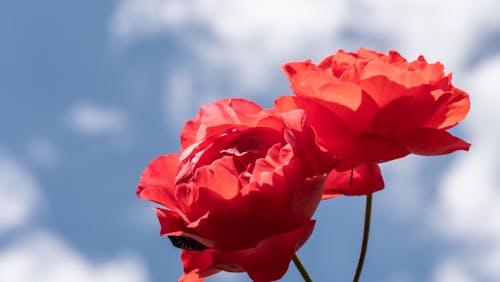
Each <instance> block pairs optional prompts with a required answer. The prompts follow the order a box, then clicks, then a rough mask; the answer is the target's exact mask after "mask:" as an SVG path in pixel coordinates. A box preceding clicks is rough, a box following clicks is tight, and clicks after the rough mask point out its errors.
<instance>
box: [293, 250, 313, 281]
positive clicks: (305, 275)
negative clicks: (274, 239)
mask: <svg viewBox="0 0 500 282" xmlns="http://www.w3.org/2000/svg"><path fill="white" fill-rule="evenodd" d="M293 263H294V264H295V267H297V270H298V271H299V272H300V275H302V278H304V281H306V282H312V279H311V276H309V273H307V270H306V268H305V267H304V265H303V264H302V262H301V261H300V259H299V257H298V256H297V254H294V255H293Z"/></svg>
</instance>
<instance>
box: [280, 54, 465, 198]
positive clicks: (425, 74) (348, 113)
mask: <svg viewBox="0 0 500 282" xmlns="http://www.w3.org/2000/svg"><path fill="white" fill-rule="evenodd" d="M283 70H284V72H285V74H286V75H287V77H288V79H289V80H290V82H291V89H292V91H293V92H294V93H295V96H282V97H280V98H279V99H277V100H276V101H275V105H276V108H277V109H278V110H279V111H282V112H288V111H292V110H296V109H302V110H304V111H305V113H306V125H308V126H310V127H311V128H312V129H313V130H314V132H315V135H316V141H317V145H318V146H319V147H321V148H322V149H323V150H324V151H326V152H328V153H329V154H330V155H331V156H334V157H336V158H338V159H339V160H340V163H339V164H338V165H337V166H336V168H335V171H337V173H339V174H340V175H343V176H344V178H346V177H345V176H346V175H350V174H351V172H350V171H351V170H353V169H354V175H363V174H366V173H367V175H368V177H369V178H366V177H361V178H360V179H359V181H361V182H359V183H357V184H356V181H354V182H353V180H352V178H351V179H350V184H354V185H355V186H358V187H359V189H358V188H356V187H353V186H352V185H350V186H349V187H348V188H349V189H347V190H346V187H345V186H343V187H339V186H338V183H336V184H335V185H337V187H333V186H332V185H328V183H327V185H326V186H325V191H326V192H331V193H332V194H334V193H335V192H338V193H339V194H350V195H359V194H369V193H371V192H372V191H367V190H365V189H366V188H363V187H366V186H365V184H366V182H367V181H368V182H372V181H378V180H376V179H372V180H370V176H374V177H376V178H378V177H379V176H380V175H379V173H378V172H377V170H378V168H376V163H379V162H384V161H389V160H393V159H397V158H401V157H404V156H406V155H408V154H410V153H414V154H419V155H442V154H448V153H451V152H453V151H456V150H468V149H469V146H470V145H469V144H468V143H467V142H465V141H463V140H461V139H460V138H457V137H455V136H453V135H451V134H450V133H449V132H447V129H449V128H451V127H453V126H454V125H456V124H457V123H459V122H460V121H462V120H463V119H464V117H465V116H466V114H467V112H468V111H469V107H470V103H469V96H468V94H467V93H466V92H464V91H462V90H460V89H458V88H456V87H454V86H453V85H452V84H451V74H448V75H445V73H444V67H443V65H442V64H441V63H439V62H437V63H433V64H429V63H427V61H426V60H425V59H424V57H422V56H420V57H419V58H418V59H417V60H415V61H412V62H408V61H407V60H406V59H404V58H403V57H402V56H401V55H400V54H399V53H397V52H395V51H391V52H389V54H388V55H386V54H382V53H378V52H375V51H371V50H366V49H359V50H358V52H355V53H353V52H344V51H342V50H340V51H338V52H337V53H336V54H333V55H331V56H328V57H327V58H325V59H324V60H323V61H322V62H321V63H320V64H319V65H315V64H313V63H312V62H311V61H309V60H308V61H304V62H293V63H287V64H285V65H284V66H283ZM360 166H361V167H360ZM368 170H369V171H368ZM332 177H333V176H332ZM354 180H356V179H354ZM343 190H345V191H343Z"/></svg>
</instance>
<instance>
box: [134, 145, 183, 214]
mask: <svg viewBox="0 0 500 282" xmlns="http://www.w3.org/2000/svg"><path fill="white" fill-rule="evenodd" d="M178 160H179V154H170V155H165V156H161V157H158V158H156V159H154V160H153V161H151V162H150V163H149V164H148V166H147V167H146V169H145V170H144V172H143V173H142V175H141V179H140V180H139V185H138V186H137V189H136V193H137V196H139V198H140V199H143V200H150V201H154V202H156V203H158V204H160V205H163V206H165V207H169V208H176V207H177V206H178V205H177V203H176V200H175V197H174V179H175V175H176V173H177V163H178Z"/></svg>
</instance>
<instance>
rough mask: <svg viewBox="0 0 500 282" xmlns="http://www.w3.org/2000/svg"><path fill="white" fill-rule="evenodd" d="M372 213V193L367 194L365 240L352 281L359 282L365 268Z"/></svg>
mask: <svg viewBox="0 0 500 282" xmlns="http://www.w3.org/2000/svg"><path fill="white" fill-rule="evenodd" d="M371 214H372V194H370V195H366V205H365V224H364V227H363V241H362V243H361V251H360V253H359V259H358V266H357V267H356V273H354V277H353V278H352V282H358V281H359V277H360V276H361V271H362V270H363V263H364V261H365V256H366V248H367V247H368V236H369V235H370V219H371Z"/></svg>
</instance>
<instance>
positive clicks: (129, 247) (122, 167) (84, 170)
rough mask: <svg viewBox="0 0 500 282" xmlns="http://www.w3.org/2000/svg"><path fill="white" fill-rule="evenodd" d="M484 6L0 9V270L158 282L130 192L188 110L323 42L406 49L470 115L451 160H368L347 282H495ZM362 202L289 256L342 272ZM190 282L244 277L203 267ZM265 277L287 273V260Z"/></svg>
mask: <svg viewBox="0 0 500 282" xmlns="http://www.w3.org/2000/svg"><path fill="white" fill-rule="evenodd" d="M498 11H500V3H499V2H498V1H495V0H476V1H468V0H463V1H452V0H447V1H440V2H437V3H436V1H431V0H424V1H398V0H379V1H377V2H373V1H366V0H354V1H348V0H337V1H329V0H328V1H327V0H315V1H305V0H288V1H284V0H275V1H265V0H258V1H257V0H256V1H251V2H249V1H240V0H219V1H210V0H192V1H185V0H168V1H160V0H115V1H74V0H73V1H71V0H70V1H68V0H64V1H63V0H59V1H57V0H47V1H27V0H26V1H25V0H4V1H1V2H0V38H1V41H0V129H1V133H0V206H1V207H2V208H1V211H0V281H7V282H28V281H47V282H58V281H67V280H68V279H71V280H72V281H77V282H79V281H82V282H83V281H85V282H87V281H106V282H107V281H125V282H126V281H152V282H156V281H176V279H177V277H178V276H179V275H180V273H181V271H182V270H181V264H180V260H179V258H178V256H179V251H178V250H177V249H175V248H174V247H172V246H171V245H170V243H169V241H168V239H166V238H161V237H159V236H158V235H159V226H158V223H157V220H156V218H155V216H154V213H153V212H152V210H151V208H152V207H153V206H154V205H152V204H150V203H147V202H143V201H139V200H138V199H137V198H136V196H135V186H136V184H137V181H138V179H139V176H140V174H141V172H142V170H143V168H144V167H145V165H146V164H147V163H148V161H149V160H151V159H153V158H154V157H156V156H158V155H161V154H165V153H172V152H176V151H177V150H178V149H179V141H178V140H179V137H178V133H179V130H180V129H181V127H182V126H183V123H184V122H185V121H186V120H187V119H189V118H190V117H192V116H193V115H195V114H196V113H197V111H198V108H199V106H200V105H202V104H206V103H209V102H211V101H214V100H216V99H219V98H222V97H244V98H249V99H253V100H255V101H257V102H259V103H260V104H261V105H262V106H266V107H269V106H271V104H272V101H273V99H275V98H276V97H277V96H279V95H281V94H285V93H289V90H288V82H287V81H286V78H285V76H284V75H283V74H282V73H281V70H280V66H281V64H282V63H284V62H286V61H293V60H305V59H309V58H311V59H313V60H314V61H316V62H318V61H319V60H321V59H322V58H323V57H325V56H327V55H329V54H330V53H333V52H335V51H336V50H337V49H345V50H356V49H358V48H359V47H361V46H364V47H367V48H371V49H376V50H379V51H384V52H385V51H388V50H391V49H395V50H397V51H399V52H401V53H402V54H403V55H404V56H405V57H406V58H408V59H415V58H416V57H417V56H418V55H419V54H424V55H425V56H426V58H427V59H428V60H429V61H436V60H439V61H441V62H443V63H444V64H445V66H446V70H447V71H448V72H449V71H453V73H454V83H455V85H456V86H458V87H460V88H463V89H465V90H466V91H468V92H469V93H470V95H471V100H472V110H471V113H470V115H469V117H468V118H467V120H466V122H464V123H463V124H461V125H460V126H458V127H457V128H456V129H454V133H455V134H458V135H460V136H462V137H464V138H465V139H466V140H468V141H470V142H471V143H472V144H473V147H472V148H471V151H470V152H468V153H464V152H458V153H455V154H453V155H452V156H444V157H432V158H424V157H417V156H412V157H408V158H405V159H402V160H398V161H395V162H392V163H388V164H383V165H382V170H383V174H384V177H385V183H386V189H385V190H383V191H381V192H378V193H376V194H375V196H374V214H373V231H372V234H371V238H370V239H371V241H370V245H369V250H368V256H367V261H366V267H365V270H364V273H363V276H362V281H388V282H412V281H415V282H417V281H434V282H457V281H458V282H462V281H464V282H468V281H486V282H487V281H499V280H500V268H499V267H498V265H500V239H499V238H500V223H499V222H500V220H499V217H500V205H499V204H498V203H499V201H500V191H499V188H500V185H499V183H500V178H499V176H498V173H497V171H498V170H499V168H500V162H498V156H499V154H500V151H499V149H498V146H497V141H496V140H498V139H499V138H500V133H499V132H500V125H499V123H498V122H497V121H498V120H499V119H500V111H498V109H497V107H498V105H500V98H499V97H500V95H499V94H500V93H498V76H499V75H500V51H499V50H498V46H499V45H500V21H499V20H498V18H497V12H498ZM363 205H364V199H363V198H351V197H342V198H338V199H333V200H330V201H326V202H323V203H322V204H321V205H320V208H319V209H318V211H317V213H316V215H315V218H316V219H318V224H317V227H316V229H315V231H314V234H313V235H312V237H311V239H310V240H309V241H308V242H307V244H306V245H305V246H304V247H303V248H302V249H301V250H300V255H301V257H302V259H303V261H304V263H305V265H306V266H307V267H308V269H309V270H310V272H311V273H312V276H313V278H315V281H348V280H349V279H350V277H351V275H352V273H353V270H354V266H355V259H356V257H357V255H358V249H359V242H360V236H361V226H362V214H363ZM207 280H208V281H249V280H248V278H247V276H246V275H245V274H220V275H216V276H214V277H213V278H211V279H207ZM283 281H292V282H293V281H300V278H299V276H298V274H297V272H296V271H295V269H294V267H293V266H292V267H290V270H289V272H288V273H287V275H286V276H285V277H284V278H283Z"/></svg>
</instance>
